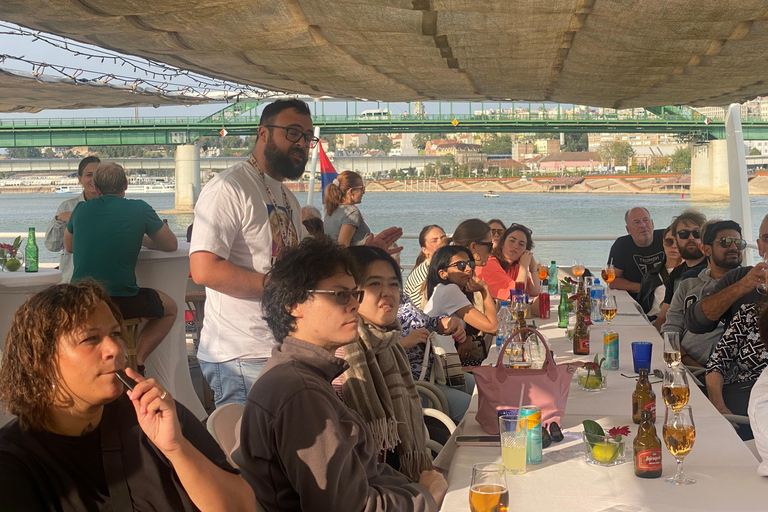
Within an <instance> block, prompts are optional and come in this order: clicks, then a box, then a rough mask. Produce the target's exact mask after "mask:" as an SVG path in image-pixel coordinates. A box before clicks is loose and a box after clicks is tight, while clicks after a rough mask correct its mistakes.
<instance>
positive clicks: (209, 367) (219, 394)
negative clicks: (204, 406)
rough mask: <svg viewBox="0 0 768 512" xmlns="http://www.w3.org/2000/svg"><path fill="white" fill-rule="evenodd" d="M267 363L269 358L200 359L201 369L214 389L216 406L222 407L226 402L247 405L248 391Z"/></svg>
mask: <svg viewBox="0 0 768 512" xmlns="http://www.w3.org/2000/svg"><path fill="white" fill-rule="evenodd" d="M265 364H267V358H263V359H232V360H231V361H225V362H223V363H209V362H207V361H200V369H201V370H202V372H203V377H205V380H207V381H208V385H209V386H211V389H212V390H213V400H214V401H215V402H216V407H221V406H222V405H224V404H240V405H245V399H246V398H247V397H248V392H249V391H250V390H251V386H253V383H254V382H256V378H257V377H258V376H259V375H260V374H261V371H262V370H263V369H264V365H265Z"/></svg>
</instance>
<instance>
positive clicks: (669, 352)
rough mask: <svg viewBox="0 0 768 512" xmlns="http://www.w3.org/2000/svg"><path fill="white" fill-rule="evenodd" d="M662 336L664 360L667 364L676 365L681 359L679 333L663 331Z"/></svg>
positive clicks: (669, 365)
mask: <svg viewBox="0 0 768 512" xmlns="http://www.w3.org/2000/svg"><path fill="white" fill-rule="evenodd" d="M663 338H664V362H665V363H667V366H668V367H670V368H672V367H677V366H678V365H679V364H680V361H681V360H682V356H681V355H680V334H679V333H676V332H665V333H664V334H663Z"/></svg>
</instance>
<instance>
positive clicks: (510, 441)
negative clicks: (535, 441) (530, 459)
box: [499, 411, 528, 475]
mask: <svg viewBox="0 0 768 512" xmlns="http://www.w3.org/2000/svg"><path fill="white" fill-rule="evenodd" d="M509 412H510V414H505V415H503V416H501V417H499V436H500V441H501V461H502V463H503V464H504V470H505V471H506V472H507V474H508V475H522V474H523V473H525V457H526V449H527V445H528V443H527V441H528V418H525V417H520V415H519V414H518V411H509Z"/></svg>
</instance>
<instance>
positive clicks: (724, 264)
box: [712, 253, 743, 270]
mask: <svg viewBox="0 0 768 512" xmlns="http://www.w3.org/2000/svg"><path fill="white" fill-rule="evenodd" d="M726 256H727V253H726V254H724V255H723V258H722V259H720V258H718V257H716V256H715V255H714V254H712V263H714V264H715V265H717V266H718V267H720V268H726V269H728V270H731V269H734V268H736V267H738V266H740V265H741V260H742V259H743V255H739V259H738V261H733V260H731V261H728V260H726Z"/></svg>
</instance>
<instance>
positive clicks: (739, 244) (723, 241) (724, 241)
mask: <svg viewBox="0 0 768 512" xmlns="http://www.w3.org/2000/svg"><path fill="white" fill-rule="evenodd" d="M715 242H720V247H722V248H723V249H727V248H729V247H730V246H731V244H736V248H737V249H738V250H740V251H743V250H744V249H746V248H747V241H746V240H744V239H743V238H731V237H729V236H724V237H722V238H719V239H717V240H715Z"/></svg>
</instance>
